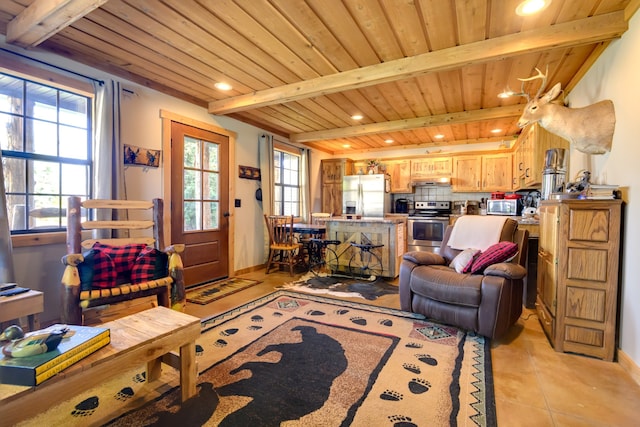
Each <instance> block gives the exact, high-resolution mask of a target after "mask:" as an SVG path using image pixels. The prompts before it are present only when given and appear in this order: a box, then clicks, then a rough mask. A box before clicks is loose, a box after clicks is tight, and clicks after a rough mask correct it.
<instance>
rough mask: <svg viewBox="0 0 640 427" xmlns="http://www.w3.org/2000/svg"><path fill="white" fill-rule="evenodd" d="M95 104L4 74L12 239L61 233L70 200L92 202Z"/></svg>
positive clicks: (1, 110)
mask: <svg viewBox="0 0 640 427" xmlns="http://www.w3.org/2000/svg"><path fill="white" fill-rule="evenodd" d="M91 112H92V99H91V98H89V97H87V96H86V95H82V94H78V93H74V92H72V91H68V90H63V89H60V88H56V87H51V86H47V85H45V84H42V83H38V82H35V81H30V80H27V79H24V78H22V77H17V76H13V75H8V74H3V73H0V126H1V127H2V128H1V129H0V148H1V149H2V168H3V173H4V182H5V192H6V198H7V214H8V219H9V228H10V230H11V233H12V234H27V233H37V232H51V231H61V230H64V228H65V227H66V206H67V198H68V197H69V196H72V195H73V196H80V197H81V198H83V199H84V198H87V197H89V195H90V189H91V176H92V175H91V172H92V161H91V159H92V152H91V151H92V150H91V141H92V114H91Z"/></svg>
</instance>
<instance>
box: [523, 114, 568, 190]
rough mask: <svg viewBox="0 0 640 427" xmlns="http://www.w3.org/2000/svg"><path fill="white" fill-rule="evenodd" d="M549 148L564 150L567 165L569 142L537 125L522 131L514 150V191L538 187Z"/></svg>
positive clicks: (529, 126) (531, 125) (534, 124)
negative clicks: (516, 171)
mask: <svg viewBox="0 0 640 427" xmlns="http://www.w3.org/2000/svg"><path fill="white" fill-rule="evenodd" d="M550 148H564V149H566V150H567V164H569V159H568V154H569V141H567V140H566V139H564V138H561V137H559V136H557V135H555V134H552V133H551V132H549V131H547V130H546V129H544V128H543V127H541V126H540V125H539V124H538V123H533V124H530V125H528V126H526V127H525V128H524V129H523V130H522V132H521V133H520V136H519V137H518V147H517V149H516V161H518V163H519V164H518V167H517V169H518V171H519V175H518V179H517V183H516V188H515V189H520V188H536V187H540V185H541V184H542V171H543V169H544V157H545V153H546V151H547V150H548V149H550ZM518 151H519V152H520V153H519V154H518Z"/></svg>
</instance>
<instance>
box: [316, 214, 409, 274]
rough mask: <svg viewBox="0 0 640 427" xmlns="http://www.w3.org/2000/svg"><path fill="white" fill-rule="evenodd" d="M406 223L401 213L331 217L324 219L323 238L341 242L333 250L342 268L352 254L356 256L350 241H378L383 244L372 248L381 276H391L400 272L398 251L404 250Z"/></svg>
mask: <svg viewBox="0 0 640 427" xmlns="http://www.w3.org/2000/svg"><path fill="white" fill-rule="evenodd" d="M406 223H407V219H406V217H405V216H389V217H385V218H379V217H378V218H360V219H347V218H341V217H331V218H327V220H326V221H325V224H326V225H327V238H328V239H332V240H338V241H340V242H341V243H340V245H338V247H337V248H336V253H337V254H338V260H339V264H340V265H341V266H342V267H344V269H345V270H347V269H348V265H349V262H350V260H351V258H352V257H353V256H354V254H355V256H356V258H357V259H360V254H359V249H357V248H353V247H352V246H351V242H355V243H358V244H363V243H371V244H381V245H383V246H382V247H380V248H377V249H374V251H376V255H378V256H379V257H380V258H381V261H382V270H383V271H382V276H383V277H389V278H395V277H397V276H398V274H399V273H400V262H401V261H402V255H403V254H404V253H405V252H406V250H407V238H406V236H407V225H406Z"/></svg>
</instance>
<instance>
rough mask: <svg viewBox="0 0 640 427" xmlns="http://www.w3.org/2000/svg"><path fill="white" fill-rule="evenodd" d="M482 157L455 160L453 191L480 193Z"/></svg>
mask: <svg viewBox="0 0 640 427" xmlns="http://www.w3.org/2000/svg"><path fill="white" fill-rule="evenodd" d="M481 171H482V159H481V156H478V155H475V156H455V157H454V158H453V179H452V181H451V185H452V191H458V192H464V191H480V179H481V176H480V173H481Z"/></svg>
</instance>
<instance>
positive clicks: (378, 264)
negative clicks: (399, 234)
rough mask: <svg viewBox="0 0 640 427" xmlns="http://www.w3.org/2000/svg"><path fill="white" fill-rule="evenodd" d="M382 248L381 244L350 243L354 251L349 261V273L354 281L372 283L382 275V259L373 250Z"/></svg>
mask: <svg viewBox="0 0 640 427" xmlns="http://www.w3.org/2000/svg"><path fill="white" fill-rule="evenodd" d="M383 246H384V245H383V244H381V243H379V244H375V243H356V242H351V247H352V248H353V249H354V251H353V254H352V255H351V259H350V260H349V272H350V273H351V276H352V277H353V278H354V279H367V280H371V281H373V280H376V278H378V277H380V276H381V275H382V271H383V267H382V259H381V258H380V256H379V255H378V254H376V253H375V252H374V250H375V249H378V248H381V247H383ZM356 249H357V250H356Z"/></svg>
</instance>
